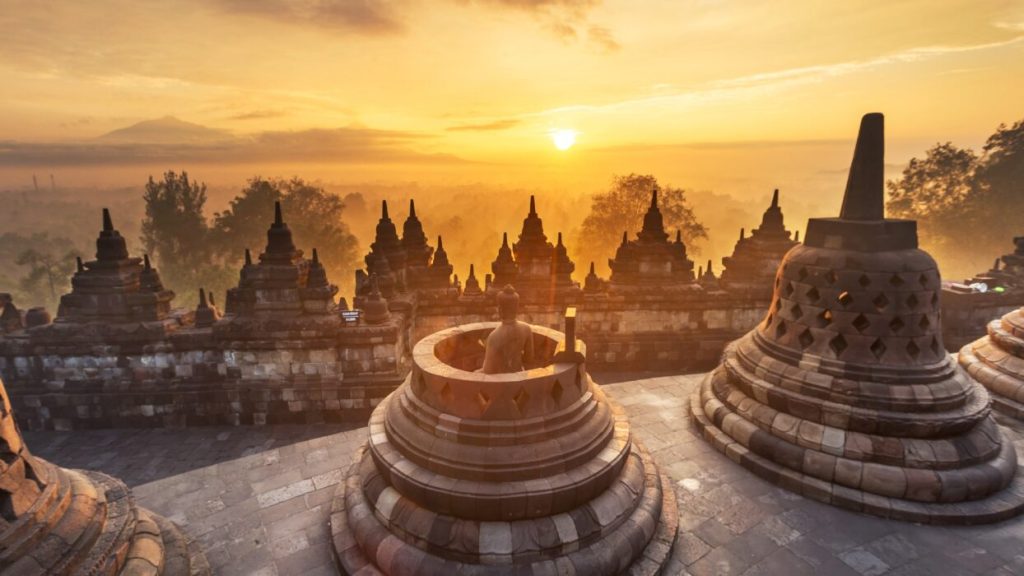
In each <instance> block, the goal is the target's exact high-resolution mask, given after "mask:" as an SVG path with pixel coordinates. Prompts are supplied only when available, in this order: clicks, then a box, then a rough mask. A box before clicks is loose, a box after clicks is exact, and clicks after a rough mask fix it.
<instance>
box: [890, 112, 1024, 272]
mask: <svg viewBox="0 0 1024 576" xmlns="http://www.w3.org/2000/svg"><path fill="white" fill-rule="evenodd" d="M887 186H888V191H889V205H888V209H889V213H890V214H891V215H893V216H897V217H902V218H910V219H914V220H917V221H918V229H919V231H920V235H921V244H922V245H923V246H924V247H925V248H926V249H927V250H929V251H930V252H932V254H933V255H934V256H935V257H936V258H938V259H939V260H940V261H942V263H943V268H944V272H945V274H944V275H945V276H949V277H967V276H972V275H974V274H975V273H977V272H981V271H982V270H984V269H986V268H988V266H989V263H990V262H991V261H992V260H991V259H992V258H993V257H995V256H998V255H1000V254H1003V253H1006V252H1008V251H1010V249H1011V248H1012V245H1011V239H1012V238H1013V237H1014V236H1020V235H1021V234H1022V233H1024V229H1021V227H1020V223H1019V218H1018V214H1020V213H1021V211H1022V210H1024V121H1022V122H1017V123H1016V124H1014V125H1013V126H1010V127H1007V126H1006V125H1004V124H1001V125H1000V126H999V127H998V128H997V129H996V132H995V133H994V134H992V136H990V137H989V138H988V140H987V142H986V143H985V146H984V148H983V153H982V155H981V156H979V155H978V154H977V153H975V152H974V151H973V150H970V149H966V148H965V149H962V148H957V147H956V146H954V145H952V144H951V143H949V142H947V143H945V144H936V145H935V146H934V147H933V148H931V149H929V150H928V151H926V152H925V157H924V159H920V160H919V159H917V158H914V159H911V160H910V162H909V163H908V164H907V167H906V168H905V169H904V170H903V174H902V175H901V178H900V179H898V180H894V181H890V182H889V183H888V185H887ZM967 239H969V241H965V240H967ZM951 270H952V272H951Z"/></svg>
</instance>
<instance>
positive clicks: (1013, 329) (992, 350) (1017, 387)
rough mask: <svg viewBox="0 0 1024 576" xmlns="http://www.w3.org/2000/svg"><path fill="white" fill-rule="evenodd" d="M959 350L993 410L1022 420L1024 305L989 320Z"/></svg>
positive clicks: (969, 371)
mask: <svg viewBox="0 0 1024 576" xmlns="http://www.w3.org/2000/svg"><path fill="white" fill-rule="evenodd" d="M987 330H988V334H987V335H986V336H982V337H981V338H979V339H978V340H975V341H974V342H971V343H969V344H967V345H966V346H964V347H963V348H961V349H960V365H961V366H963V367H964V369H966V370H967V373H968V374H970V375H971V377H972V378H974V379H975V380H977V381H978V382H980V383H981V385H982V386H984V387H985V388H987V389H988V391H989V394H991V395H992V405H993V406H995V408H996V410H999V411H1000V412H1003V413H1004V414H1008V415H1010V416H1013V417H1014V418H1020V419H1024V308H1018V309H1017V310H1014V311H1013V312H1010V313H1009V314H1006V315H1005V316H1003V317H1002V318H998V319H996V320H993V321H992V322H989V324H988V327H987Z"/></svg>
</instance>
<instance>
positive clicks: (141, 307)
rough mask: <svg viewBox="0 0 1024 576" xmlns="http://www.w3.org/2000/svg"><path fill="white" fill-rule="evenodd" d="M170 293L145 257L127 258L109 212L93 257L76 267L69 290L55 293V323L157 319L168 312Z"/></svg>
mask: <svg viewBox="0 0 1024 576" xmlns="http://www.w3.org/2000/svg"><path fill="white" fill-rule="evenodd" d="M173 298H174V292H171V291H170V290H166V289H164V287H163V284H162V283H161V282H160V277H159V275H158V274H157V272H156V270H155V269H154V268H153V267H152V266H151V265H150V263H149V257H148V256H147V257H146V258H145V264H143V258H136V257H131V256H129V255H128V246H127V244H126V243H125V239H124V237H123V236H121V233H120V232H118V231H117V229H115V228H114V223H113V220H112V219H111V217H110V211H109V210H107V209H106V208H104V209H103V229H102V230H101V231H100V233H99V237H98V238H97V239H96V259H95V260H91V261H89V262H85V263H84V264H82V265H81V266H79V268H78V271H77V272H75V274H74V276H72V277H71V292H70V293H69V294H65V295H63V296H61V298H60V307H59V308H58V310H57V322H58V323H66V322H74V323H86V322H104V323H108V324H117V323H136V322H151V323H153V322H161V321H163V320H165V319H166V318H167V317H168V316H169V315H170V312H171V300H172V299H173Z"/></svg>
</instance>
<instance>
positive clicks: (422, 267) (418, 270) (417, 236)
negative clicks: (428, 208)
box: [402, 200, 447, 290]
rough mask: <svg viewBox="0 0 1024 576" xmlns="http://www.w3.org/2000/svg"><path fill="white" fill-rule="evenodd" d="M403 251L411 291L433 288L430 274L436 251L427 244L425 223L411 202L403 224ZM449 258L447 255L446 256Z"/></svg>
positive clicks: (414, 203)
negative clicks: (417, 214)
mask: <svg viewBox="0 0 1024 576" xmlns="http://www.w3.org/2000/svg"><path fill="white" fill-rule="evenodd" d="M402 250H403V251H404V253H405V258H406V260H405V265H406V272H405V275H406V279H405V280H406V285H407V286H408V288H409V289H411V290H416V289H420V288H433V287H435V286H432V282H431V280H432V279H433V276H432V275H431V274H430V268H429V267H430V262H431V256H432V255H433V253H434V249H433V248H432V247H430V245H429V244H427V235H426V234H425V233H424V232H423V223H422V222H420V219H419V217H418V216H416V202H415V201H413V200H409V216H408V217H407V218H406V219H405V222H404V223H403V224H402ZM445 258H447V255H445Z"/></svg>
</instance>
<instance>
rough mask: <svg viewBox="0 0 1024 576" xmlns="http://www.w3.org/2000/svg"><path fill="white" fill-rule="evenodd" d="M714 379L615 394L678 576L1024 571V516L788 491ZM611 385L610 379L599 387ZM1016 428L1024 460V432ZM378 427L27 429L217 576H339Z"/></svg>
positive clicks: (618, 389) (39, 449)
mask: <svg viewBox="0 0 1024 576" xmlns="http://www.w3.org/2000/svg"><path fill="white" fill-rule="evenodd" d="M701 376H702V375H688V376H663V377H655V378H648V379H643V380H636V381H627V382H619V383H616V384H610V385H608V386H606V388H605V390H606V391H607V392H608V393H609V394H610V395H611V396H612V397H613V398H614V399H615V400H616V401H618V402H619V403H620V404H622V405H623V406H624V407H625V408H626V410H627V412H628V414H629V417H630V421H631V424H632V429H633V431H634V433H635V434H636V435H637V436H638V437H639V438H640V439H641V440H642V441H643V442H644V445H645V446H646V447H647V448H648V449H649V450H650V451H651V453H652V454H653V456H654V458H655V460H656V461H657V462H658V464H659V465H660V466H661V468H662V471H663V472H665V473H666V474H668V475H669V477H670V478H671V479H672V480H673V482H675V485H676V492H677V494H678V496H679V513H680V538H679V539H678V540H677V543H676V548H675V551H674V558H673V562H672V564H671V566H670V571H669V573H670V574H691V575H693V576H702V575H732V574H743V575H746V576H755V575H767V574H781V575H787V576H788V575H800V574H829V575H834V576H844V575H850V576H858V575H860V576H880V575H883V574H889V575H893V576H925V575H936V574H943V575H946V574H949V575H973V574H985V575H994V576H1010V575H1013V574H1024V517H1021V518H1018V519H1015V520H1010V521H1007V522H1004V523H1001V524H994V525H987V526H977V527H967V528H951V527H935V526H921V525H915V524H909V523H904V522H896V521H889V520H882V519H879V518H875V517H871V516H865V515H861V514H855V513H851V512H846V511H844V510H839V509H836V508H832V507H830V506H827V505H824V504H820V503H818V502H814V501H811V500H807V499H805V498H803V497H800V496H796V495H793V494H791V493H789V492H787V491H785V490H782V489H779V488H776V487H775V486H773V485H772V484H769V483H767V482H764V481H762V480H760V479H759V478H757V477H755V476H754V475H753V474H751V473H749V472H747V471H746V470H744V469H743V468H741V467H740V466H738V465H737V464H735V463H733V462H732V461H731V460H729V459H728V458H726V457H725V456H724V455H721V454H719V453H718V452H716V451H715V450H714V449H713V448H712V447H711V446H710V445H708V444H707V443H705V442H704V441H703V440H701V439H700V438H698V437H697V436H696V433H695V431H694V429H693V427H692V424H691V422H690V420H689V416H688V415H687V409H686V403H687V402H688V399H689V395H690V392H691V391H692V390H693V388H694V386H695V385H696V384H697V382H699V380H700V378H701ZM597 380H598V381H599V382H600V381H602V379H601V378H600V377H598V378H597ZM1000 423H1001V424H1003V425H1004V426H1010V427H1011V428H1012V429H1011V430H1009V431H1008V433H1007V437H1009V438H1012V439H1013V441H1014V443H1015V444H1016V446H1017V450H1018V453H1021V454H1022V455H1024V426H1021V425H1020V424H1019V423H1015V422H1013V421H1010V420H1001V421H1000ZM365 434H366V431H365V428H360V429H355V430H345V429H344V428H341V427H337V426H334V427H332V426H326V425H323V426H307V427H298V426H277V427H266V428H226V427H225V428H193V429H185V430H174V429H158V430H108V431H96V432H74V433H58V432H32V433H27V434H25V439H26V441H27V442H28V445H29V446H30V447H31V448H32V451H33V453H35V454H36V455H38V456H41V457H43V458H47V459H49V460H51V461H53V462H55V463H57V464H59V465H61V466H66V467H78V468H87V469H95V470H102V471H104V472H107V473H110V474H113V475H116V476H118V477H120V478H122V479H123V480H124V481H125V482H127V483H128V484H129V485H131V486H132V487H133V490H134V492H135V494H136V497H137V498H138V500H139V503H140V504H142V505H143V506H146V507H147V508H149V509H151V510H153V511H155V512H157V513H160V514H163V515H165V516H167V517H168V518H170V519H172V520H174V521H175V522H177V523H178V524H179V525H181V526H182V528H183V529H184V530H185V532H186V533H187V534H189V535H190V536H191V537H192V538H195V539H196V540H198V541H199V542H200V544H201V545H202V546H203V547H204V549H205V551H206V555H207V558H208V559H209V561H210V564H211V565H212V567H213V569H214V572H215V573H216V574H224V575H229V576H230V575H253V576H272V575H281V576H284V575H309V576H312V575H321V574H325V575H326V574H336V573H337V571H336V569H335V567H334V563H333V560H332V558H331V554H330V551H329V549H330V544H329V527H328V524H327V518H328V513H329V509H330V498H331V496H332V494H333V493H334V490H335V487H336V484H337V482H338V481H339V480H340V478H341V477H342V472H343V470H344V469H346V468H347V467H348V465H349V463H350V460H351V456H352V454H353V452H354V451H355V449H356V447H358V446H359V445H360V444H362V443H363V441H364V440H365Z"/></svg>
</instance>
